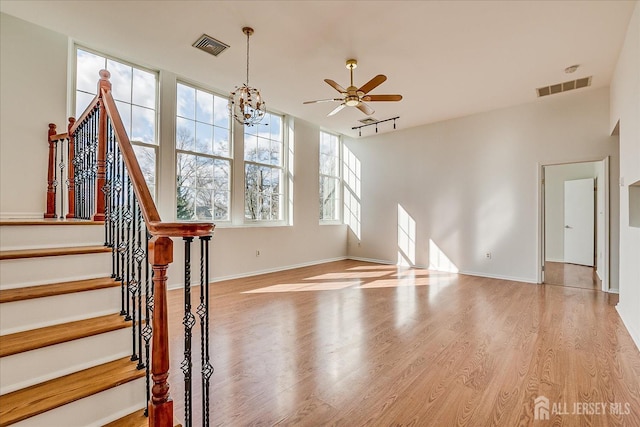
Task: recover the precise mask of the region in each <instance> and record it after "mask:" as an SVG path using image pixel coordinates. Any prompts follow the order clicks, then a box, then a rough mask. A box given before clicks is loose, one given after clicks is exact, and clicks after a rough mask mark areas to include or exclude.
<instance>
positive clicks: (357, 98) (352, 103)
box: [304, 59, 402, 116]
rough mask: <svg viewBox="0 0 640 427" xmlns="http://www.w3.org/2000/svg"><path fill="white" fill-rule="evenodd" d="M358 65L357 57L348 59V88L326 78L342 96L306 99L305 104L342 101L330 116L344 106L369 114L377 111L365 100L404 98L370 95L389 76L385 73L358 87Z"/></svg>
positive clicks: (400, 96) (398, 99)
mask: <svg viewBox="0 0 640 427" xmlns="http://www.w3.org/2000/svg"><path fill="white" fill-rule="evenodd" d="M357 66H358V61H356V60H355V59H348V60H347V68H348V69H349V71H350V74H351V84H350V85H349V87H348V88H346V89H345V88H343V87H342V86H340V85H339V84H338V83H336V82H334V81H333V80H331V79H324V81H325V82H327V84H328V85H329V86H331V87H332V88H334V89H335V90H337V91H338V92H340V94H341V95H342V98H330V99H319V100H317V101H305V102H304V104H315V103H317V102H340V103H341V104H340V105H338V106H337V107H336V108H335V109H334V110H333V111H331V112H330V113H329V114H328V116H333V115H334V114H336V113H338V112H339V111H340V110H342V109H343V108H344V107H356V108H357V109H358V110H360V111H362V112H363V113H365V114H366V115H367V116H370V115H372V114H373V113H375V111H374V110H373V108H371V107H370V106H368V105H367V104H365V103H364V102H363V101H367V102H374V101H400V100H401V99H402V95H368V93H369V92H370V91H371V90H373V89H375V88H376V87H378V86H379V85H381V84H382V83H383V82H384V81H385V80H387V76H385V75H383V74H378V75H377V76H375V77H374V78H372V79H371V80H369V81H368V82H367V83H365V84H364V85H362V86H361V87H360V88H357V87H355V86H354V85H353V69H354V68H356V67H357Z"/></svg>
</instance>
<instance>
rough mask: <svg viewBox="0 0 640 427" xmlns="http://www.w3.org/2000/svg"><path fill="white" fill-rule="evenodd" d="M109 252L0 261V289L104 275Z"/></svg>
mask: <svg viewBox="0 0 640 427" xmlns="http://www.w3.org/2000/svg"><path fill="white" fill-rule="evenodd" d="M110 274H111V254H110V253H108V252H104V253H97V254H83V255H63V256H49V257H41V258H24V259H7V260H2V261H0V289H10V288H19V287H23V286H32V285H39V284H45V283H57V282H64V281H71V280H81V279H90V278H97V277H105V276H109V275H110Z"/></svg>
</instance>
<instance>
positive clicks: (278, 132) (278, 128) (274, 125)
mask: <svg viewBox="0 0 640 427" xmlns="http://www.w3.org/2000/svg"><path fill="white" fill-rule="evenodd" d="M269 127H270V129H269V130H270V133H271V139H274V140H276V141H282V117H280V116H275V115H272V116H271V120H270V122H269Z"/></svg>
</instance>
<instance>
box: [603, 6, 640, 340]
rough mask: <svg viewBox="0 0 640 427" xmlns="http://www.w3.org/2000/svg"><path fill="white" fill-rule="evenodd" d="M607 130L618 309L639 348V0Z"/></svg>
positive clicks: (621, 59)
mask: <svg viewBox="0 0 640 427" xmlns="http://www.w3.org/2000/svg"><path fill="white" fill-rule="evenodd" d="M610 110H611V115H610V121H609V129H610V130H613V129H614V128H615V127H616V124H618V123H619V132H620V134H619V138H620V302H619V303H618V306H617V308H618V312H619V313H620V317H622V320H623V321H624V323H625V325H626V327H627V329H628V330H629V332H630V333H631V335H632V336H633V338H634V340H635V342H636V345H637V346H638V348H640V310H639V309H638V308H639V307H640V228H637V227H630V226H629V187H628V186H629V184H631V183H634V182H636V181H638V180H640V2H636V6H635V9H634V12H633V16H632V17H631V21H630V22H629V27H628V29H627V35H626V38H625V42H624V45H623V47H622V50H621V52H620V56H619V57H618V63H617V65H616V69H615V72H614V76H613V80H612V82H611V109H610Z"/></svg>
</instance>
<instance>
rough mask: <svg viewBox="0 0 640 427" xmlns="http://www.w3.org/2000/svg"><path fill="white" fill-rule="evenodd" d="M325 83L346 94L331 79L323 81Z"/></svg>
mask: <svg viewBox="0 0 640 427" xmlns="http://www.w3.org/2000/svg"><path fill="white" fill-rule="evenodd" d="M324 81H325V82H327V84H328V85H329V86H331V87H332V88H334V89H335V90H337V91H338V92H340V93H347V90H346V89H345V88H343V87H342V86H340V85H339V84H338V83H336V82H334V81H333V80H331V79H324Z"/></svg>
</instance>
